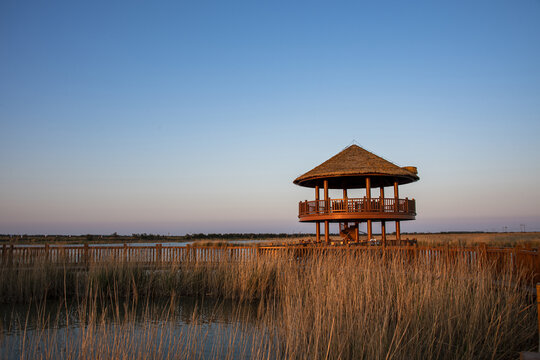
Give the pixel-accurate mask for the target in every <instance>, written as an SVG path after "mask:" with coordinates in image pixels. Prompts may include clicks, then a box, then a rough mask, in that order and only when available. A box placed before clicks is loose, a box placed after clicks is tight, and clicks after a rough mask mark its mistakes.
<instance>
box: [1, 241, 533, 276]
mask: <svg viewBox="0 0 540 360" xmlns="http://www.w3.org/2000/svg"><path fill="white" fill-rule="evenodd" d="M331 254H334V255H339V256H357V255H361V254H372V255H374V256H381V257H383V258H391V257H394V256H400V257H401V258H402V259H408V260H414V259H418V260H422V261H427V262H429V263H437V262H448V263H450V262H453V261H464V262H466V263H467V264H470V265H482V264H486V265H489V266H492V267H494V268H496V269H498V270H501V271H502V270H505V269H514V270H516V269H524V270H525V271H527V272H529V273H530V274H532V275H533V277H534V280H535V281H537V280H540V254H539V251H538V249H531V248H523V247H514V248H495V247H489V246H485V245H480V246H475V247H449V246H446V247H427V246H387V247H382V246H309V245H308V246H277V247H190V246H184V247H181V246H162V245H161V244H157V245H152V246H138V245H127V244H123V245H111V246H89V245H88V244H85V245H68V246H53V245H42V246H14V245H6V244H4V245H2V247H1V248H0V267H17V266H32V265H33V264H37V263H43V262H48V263H55V264H62V265H72V266H81V267H84V266H89V265H91V264H99V263H104V262H111V261H113V262H131V263H138V264H145V265H163V266H166V265H169V264H178V263H182V262H222V261H249V260H253V259H255V258H257V257H259V256H267V255H280V256H289V257H290V258H291V259H305V258H308V257H312V256H326V255H331Z"/></svg>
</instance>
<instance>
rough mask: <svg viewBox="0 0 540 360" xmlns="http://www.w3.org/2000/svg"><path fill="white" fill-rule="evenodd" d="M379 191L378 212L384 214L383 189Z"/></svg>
mask: <svg viewBox="0 0 540 360" xmlns="http://www.w3.org/2000/svg"><path fill="white" fill-rule="evenodd" d="M379 191H380V195H379V203H380V204H379V211H380V212H384V187H382V186H381V187H380V190H379Z"/></svg>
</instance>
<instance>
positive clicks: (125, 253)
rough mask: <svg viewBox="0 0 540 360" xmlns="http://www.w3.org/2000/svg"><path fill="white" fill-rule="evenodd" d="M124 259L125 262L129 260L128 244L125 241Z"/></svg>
mask: <svg viewBox="0 0 540 360" xmlns="http://www.w3.org/2000/svg"><path fill="white" fill-rule="evenodd" d="M123 255H124V256H123V259H124V262H127V244H126V243H124V250H123Z"/></svg>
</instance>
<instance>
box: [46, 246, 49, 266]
mask: <svg viewBox="0 0 540 360" xmlns="http://www.w3.org/2000/svg"><path fill="white" fill-rule="evenodd" d="M45 262H49V244H45Z"/></svg>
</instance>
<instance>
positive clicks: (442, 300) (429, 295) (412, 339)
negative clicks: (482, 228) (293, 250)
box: [0, 254, 537, 359]
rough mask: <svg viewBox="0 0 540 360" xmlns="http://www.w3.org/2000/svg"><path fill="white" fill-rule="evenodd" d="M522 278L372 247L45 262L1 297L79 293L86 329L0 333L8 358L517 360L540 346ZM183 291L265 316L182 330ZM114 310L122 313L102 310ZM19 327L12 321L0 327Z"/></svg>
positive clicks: (5, 273)
mask: <svg viewBox="0 0 540 360" xmlns="http://www.w3.org/2000/svg"><path fill="white" fill-rule="evenodd" d="M523 276H524V275H523V274H520V273H519V272H515V271H510V270H508V271H506V272H503V273H495V272H494V271H492V270H491V269H490V268H489V267H470V266H469V265H467V264H465V263H462V262H460V261H459V260H458V261H456V262H454V263H452V264H446V263H437V262H431V263H430V262H426V261H413V262H411V261H406V259H405V258H400V257H399V256H396V257H392V258H386V259H383V258H382V257H380V256H378V255H374V254H371V255H368V254H365V255H361V256H356V257H352V256H350V257H347V256H345V257H343V256H341V257H338V256H332V255H328V256H325V257H316V258H300V259H299V258H292V257H288V256H284V255H276V256H264V257H259V258H257V259H253V260H252V261H245V262H230V261H220V262H214V263H183V264H178V265H176V266H171V267H169V268H166V269H155V270H148V269H145V268H142V267H140V266H137V265H134V264H129V263H126V264H123V263H118V264H116V263H108V264H105V265H103V264H102V265H100V266H92V267H90V268H89V269H88V270H85V271H70V270H69V269H67V268H59V267H52V266H50V265H47V264H46V263H43V264H42V265H41V266H39V267H36V268H33V269H22V268H21V269H17V268H12V269H7V268H2V269H0V301H2V302H3V303H4V305H2V306H8V305H7V304H10V303H13V302H27V303H28V304H29V305H28V306H29V307H31V306H34V307H38V308H40V307H45V305H43V304H46V303H47V302H50V301H51V300H55V299H56V300H60V301H61V302H62V303H64V304H67V303H68V302H69V301H72V302H76V304H77V306H76V313H77V314H79V315H78V319H79V321H78V323H79V328H78V329H79V330H78V333H77V334H76V336H75V335H74V336H72V337H71V338H69V339H70V340H69V341H68V340H66V335H65V331H63V330H62V331H61V330H59V328H60V327H59V326H56V325H55V324H57V323H58V322H59V321H60V320H59V319H55V318H52V320H51V319H49V320H44V321H42V324H41V325H40V326H37V328H36V329H35V330H33V331H32V332H31V334H30V333H29V332H26V333H25V326H24V325H23V324H21V326H20V327H21V328H20V329H19V331H20V333H21V334H22V335H21V336H22V338H23V339H24V344H22V343H20V342H19V343H17V344H16V345H13V344H11V346H12V347H11V350H9V349H10V348H9V346H10V343H9V341H7V340H5V339H4V336H3V335H0V349H3V351H4V353H3V354H1V353H0V357H5V358H8V357H9V354H16V356H17V358H23V359H27V358H28V359H30V358H43V359H53V358H64V359H72V358H83V359H86V358H93V359H100V358H102V359H105V358H118V359H123V358H140V359H149V358H162V359H168V358H185V359H190V358H197V359H199V358H205V359H206V358H207V359H214V358H215V359H228V358H257V359H266V358H268V359H270V358H292V359H323V358H324V359H383V358H384V359H392V358H394V359H403V358H410V359H473V358H474V359H508V358H516V357H517V356H518V355H517V354H518V352H519V351H525V350H532V349H533V348H534V346H535V343H536V341H535V340H536V330H537V328H536V324H537V323H536V312H535V306H534V305H535V304H534V300H535V299H534V298H533V295H532V294H531V291H530V289H528V288H526V287H524V286H523V285H522V284H523V283H524V282H523V281H522V280H523ZM182 296H197V297H199V298H201V297H212V298H216V299H232V300H234V301H235V302H237V303H238V304H242V303H250V304H252V305H253V306H254V307H255V308H256V309H257V311H256V313H257V314H256V320H255V321H254V322H253V321H252V322H250V321H248V316H247V315H246V314H245V313H244V312H242V311H238V312H237V314H236V316H235V319H234V321H232V322H231V323H230V326H227V327H224V328H223V329H222V331H218V332H217V333H216V334H217V335H215V336H208V333H207V332H206V333H205V331H207V327H205V326H200V324H199V323H198V321H197V317H196V314H195V312H194V313H193V319H192V320H193V321H191V322H190V325H189V326H188V327H183V328H182V330H181V331H178V329H177V328H175V327H174V324H175V320H174V319H175V316H174V314H175V303H176V301H177V299H179V298H181V297H182ZM158 299H161V300H163V299H165V300H166V301H167V303H168V304H169V305H167V306H164V307H162V312H161V314H162V315H160V316H158V315H156V313H155V312H151V311H148V312H147V313H146V314H145V317H144V319H145V320H144V321H143V324H144V325H143V326H135V325H134V324H135V322H134V321H133V316H134V314H135V310H134V309H135V307H137V306H140V304H152V303H154V302H156V301H157V300H158ZM147 307H148V308H151V306H150V305H147ZM104 309H105V310H104ZM239 309H240V307H239ZM107 311H109V312H112V314H113V317H112V319H113V320H111V317H106V316H104V315H103V314H104V313H106V312H107ZM163 314H165V315H163ZM57 318H58V317H57ZM155 319H159V321H157V320H155ZM248 324H249V326H248ZM10 326H11V325H10V324H3V325H2V326H1V328H0V334H3V333H6V331H7V330H6V329H9V327H10ZM175 329H176V330H175ZM217 339H219V341H217ZM58 341H60V343H61V344H62V346H60V347H59V346H58V345H57V344H58ZM13 346H15V348H13ZM2 355H3V356H2Z"/></svg>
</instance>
